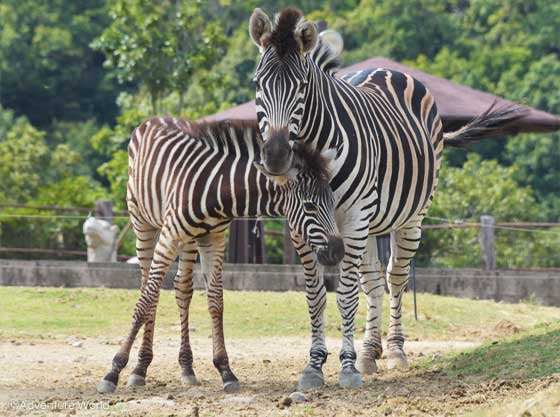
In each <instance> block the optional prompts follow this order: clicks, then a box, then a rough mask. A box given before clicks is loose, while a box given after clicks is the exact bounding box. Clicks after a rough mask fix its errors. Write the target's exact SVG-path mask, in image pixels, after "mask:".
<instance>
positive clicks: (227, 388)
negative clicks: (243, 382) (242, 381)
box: [224, 380, 241, 394]
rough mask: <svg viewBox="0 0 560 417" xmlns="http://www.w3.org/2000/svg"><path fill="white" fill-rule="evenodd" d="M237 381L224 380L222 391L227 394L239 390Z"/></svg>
mask: <svg viewBox="0 0 560 417" xmlns="http://www.w3.org/2000/svg"><path fill="white" fill-rule="evenodd" d="M240 387H241V386H240V385H239V381H237V380H235V381H227V382H224V392H226V393H227V394H233V393H234V392H237V391H239V389H240Z"/></svg>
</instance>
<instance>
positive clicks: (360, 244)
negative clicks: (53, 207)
mask: <svg viewBox="0 0 560 417" xmlns="http://www.w3.org/2000/svg"><path fill="white" fill-rule="evenodd" d="M249 32H250V35H251V38H252V39H253V41H254V42H255V44H256V45H257V46H258V47H259V50H260V57H259V61H258V64H257V67H256V70H255V75H254V82H255V85H256V106H257V119H258V123H259V129H260V131H261V133H262V135H263V139H264V141H265V145H264V147H263V163H264V165H265V167H266V168H267V169H268V170H269V171H270V172H272V173H274V174H282V173H283V172H285V171H286V169H287V168H288V167H289V166H290V161H291V160H292V158H293V155H294V152H293V149H294V144H296V143H306V144H308V145H310V146H312V147H313V148H314V149H318V150H321V149H329V148H336V149H337V156H336V160H335V162H334V167H335V168H334V176H333V179H332V180H331V187H332V188H333V191H334V193H335V198H336V219H337V223H338V226H339V230H340V232H341V235H342V237H343V239H344V243H345V247H346V255H345V257H344V259H343V261H342V264H341V276H340V280H339V284H338V288H337V304H338V308H339V311H340V314H341V317H342V347H341V350H340V355H339V358H340V361H341V371H340V374H339V383H340V385H341V386H343V387H358V386H360V385H361V383H362V381H361V375H360V373H359V372H358V370H357V369H356V367H355V363H356V359H357V356H356V351H355V348H354V317H355V313H356V310H357V308H358V283H359V282H360V283H361V286H362V289H363V291H364V293H365V294H366V299H367V306H368V311H367V322H366V331H365V337H364V342H363V348H362V356H361V359H360V368H361V369H362V371H364V372H365V373H372V372H374V371H375V370H376V369H377V368H376V360H377V359H379V358H380V357H381V353H382V347H381V329H380V323H381V307H382V297H383V292H384V280H385V275H384V272H383V270H382V268H381V265H380V262H379V260H378V254H377V247H376V242H375V236H376V235H381V234H386V233H391V235H392V242H391V249H392V251H391V257H390V260H389V265H388V267H387V281H388V283H389V289H390V319H389V332H388V336H387V347H388V354H387V357H388V367H389V368H391V367H397V368H406V367H407V358H406V354H405V352H404V349H403V346H404V334H403V330H402V323H401V307H402V294H403V291H404V289H405V286H406V283H407V281H408V273H409V269H410V262H411V260H412V258H413V257H414V255H415V253H416V250H417V249H418V245H419V242H420V238H421V223H422V220H423V218H424V216H425V215H426V211H427V210H428V208H429V206H430V203H431V201H432V198H433V196H434V193H435V190H436V186H437V177H438V173H439V169H440V161H441V157H442V153H443V148H444V142H447V143H449V144H451V145H453V144H455V145H462V144H463V143H464V142H465V140H467V139H473V138H476V137H478V136H480V134H481V133H488V132H498V131H499V130H500V129H501V128H502V127H503V126H504V125H505V124H507V123H509V122H511V121H512V120H514V119H516V118H517V117H519V115H518V114H517V112H516V111H515V109H502V110H496V111H489V112H487V113H485V114H484V115H482V116H481V117H480V118H478V119H476V120H475V121H473V122H472V123H471V124H469V125H468V126H466V127H465V128H463V129H461V130H460V131H458V132H454V133H449V134H444V133H443V131H442V123H441V119H440V116H439V114H438V111H437V107H436V104H435V102H434V99H433V97H432V95H431V94H430V93H429V91H428V90H427V89H426V88H425V87H424V85H422V84H421V83H420V82H419V81H417V80H415V79H414V78H412V77H411V76H409V75H407V74H403V73H400V72H396V71H389V70H384V69H375V70H366V71H360V72H358V73H354V74H350V75H348V76H346V77H345V79H340V78H337V77H335V76H334V70H335V69H336V68H337V65H338V62H337V59H336V57H335V56H334V54H333V52H332V51H331V49H330V47H329V45H327V44H324V43H322V41H321V40H320V39H319V36H318V33H317V29H316V27H315V25H314V24H313V23H312V22H308V21H305V20H304V18H303V14H302V13H301V11H299V10H297V9H292V8H289V9H285V10H284V11H282V12H281V13H280V14H279V15H278V16H277V18H276V20H275V22H274V24H273V23H272V22H271V20H270V19H269V18H268V16H267V15H266V14H265V13H264V12H263V11H262V10H260V9H255V11H254V12H253V14H252V16H251V19H250V22H249ZM471 136H472V137H471ZM293 239H294V241H295V243H296V246H297V247H298V248H299V250H300V251H303V252H305V251H307V250H309V249H308V248H307V247H306V244H305V242H303V241H301V239H298V237H297V236H294V237H293ZM306 272H308V273H309V274H313V275H317V271H315V270H313V269H312V268H306ZM320 281H321V280H319V281H318V282H320ZM318 285H322V282H320V284H318ZM321 321H322V319H321ZM321 328H322V325H321ZM326 352H327V349H326V346H325V341H324V335H323V334H318V335H317V337H316V338H314V340H313V341H312V346H311V351H310V360H309V364H308V366H307V367H306V368H305V369H304V370H303V373H302V376H301V379H300V387H301V388H311V387H317V386H320V385H322V384H323V383H324V382H323V374H322V370H321V366H322V364H323V362H324V361H325V360H326ZM318 356H319V358H318Z"/></svg>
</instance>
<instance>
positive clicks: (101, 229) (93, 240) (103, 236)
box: [83, 216, 118, 262]
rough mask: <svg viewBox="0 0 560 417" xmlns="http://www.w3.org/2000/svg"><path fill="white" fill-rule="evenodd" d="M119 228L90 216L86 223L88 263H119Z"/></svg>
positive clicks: (84, 228) (84, 229)
mask: <svg viewBox="0 0 560 417" xmlns="http://www.w3.org/2000/svg"><path fill="white" fill-rule="evenodd" d="M117 230H118V227H117V226H115V225H112V224H111V223H109V222H108V221H106V220H101V219H96V218H95V217H92V216H89V217H88V218H87V220H86V221H85V222H84V227H83V231H84V235H85V237H86V244H87V260H88V262H117Z"/></svg>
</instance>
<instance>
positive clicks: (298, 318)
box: [0, 287, 560, 340]
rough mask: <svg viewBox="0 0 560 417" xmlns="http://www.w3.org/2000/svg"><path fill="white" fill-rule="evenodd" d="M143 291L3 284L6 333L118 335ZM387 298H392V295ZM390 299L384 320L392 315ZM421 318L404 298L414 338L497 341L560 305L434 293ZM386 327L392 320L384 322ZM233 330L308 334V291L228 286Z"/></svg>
mask: <svg viewBox="0 0 560 417" xmlns="http://www.w3.org/2000/svg"><path fill="white" fill-rule="evenodd" d="M138 295H139V291H137V290H111V289H92V288H82V289H60V288H29V287H0V337H2V338H3V339H6V338H18V337H31V338H41V337H42V338H47V337H59V336H65V335H81V336H118V335H124V334H125V332H126V331H127V330H128V327H129V324H130V319H131V314H132V311H133V308H134V304H135V302H136V300H137V298H138ZM387 298H388V297H385V302H387ZM387 311H388V310H387V305H385V309H384V313H385V316H384V319H386V317H387V314H386V312H387ZM418 311H419V318H420V320H419V321H417V322H416V321H414V319H413V308H412V296H411V294H407V295H406V296H405V302H404V326H405V333H406V334H407V336H408V337H409V339H416V338H418V339H420V340H428V339H431V340H444V339H455V340H461V339H463V340H473V339H480V340H493V339H494V338H496V337H501V336H503V333H500V332H499V326H498V330H496V329H497V328H496V325H497V324H498V323H500V322H504V321H508V322H511V323H514V324H515V325H516V326H518V327H519V328H520V329H521V330H524V329H531V328H533V327H534V326H537V325H539V324H542V323H552V322H555V321H558V320H560V309H558V308H553V307H543V306H536V305H529V304H523V303H521V304H502V303H494V302H491V301H475V300H468V299H458V298H452V297H442V296H434V295H427V294H420V295H419V296H418ZM364 320H365V300H364V299H363V297H362V299H361V302H360V311H359V312H358V314H357V324H356V328H357V331H358V334H359V335H361V331H362V328H363V325H364ZM178 324H179V316H178V311H177V307H176V304H175V300H174V293H173V292H172V291H163V292H162V295H161V299H160V305H159V307H158V316H157V320H156V325H157V328H158V330H157V331H158V333H173V334H174V333H176V332H178V331H179V327H178ZM191 325H192V326H193V327H194V329H195V334H202V335H205V336H206V335H209V334H210V319H209V315H208V313H207V309H206V296H205V295H204V293H203V292H201V291H197V292H195V295H194V297H193V302H192V304H191ZM339 326H340V316H339V314H338V310H337V308H336V300H335V295H334V294H332V293H329V295H328V307H327V313H326V333H327V335H330V336H338V335H339V334H340V331H339V329H338V328H339ZM385 328H386V327H385ZM225 329H226V336H228V337H240V338H250V337H260V336H274V335H279V336H299V335H301V336H307V335H308V333H309V319H308V315H307V306H306V302H305V294H304V293H303V292H285V293H273V292H234V291H226V292H225Z"/></svg>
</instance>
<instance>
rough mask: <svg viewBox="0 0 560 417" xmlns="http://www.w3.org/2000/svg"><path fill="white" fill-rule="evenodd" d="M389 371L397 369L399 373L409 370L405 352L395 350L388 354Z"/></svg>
mask: <svg viewBox="0 0 560 417" xmlns="http://www.w3.org/2000/svg"><path fill="white" fill-rule="evenodd" d="M387 369H397V370H399V371H406V370H407V369H408V360H407V359H406V354H405V353H404V351H402V350H394V351H390V352H389V353H388V354H387Z"/></svg>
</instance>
